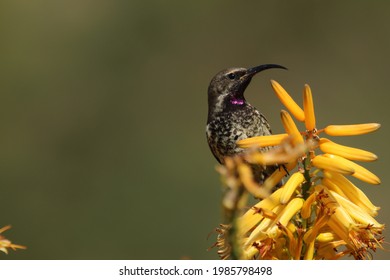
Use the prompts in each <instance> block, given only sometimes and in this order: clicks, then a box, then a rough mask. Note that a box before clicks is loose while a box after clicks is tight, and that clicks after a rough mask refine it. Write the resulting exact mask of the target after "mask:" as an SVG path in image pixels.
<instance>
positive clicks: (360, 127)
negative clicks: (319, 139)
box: [325, 123, 381, 136]
mask: <svg viewBox="0 0 390 280" xmlns="http://www.w3.org/2000/svg"><path fill="white" fill-rule="evenodd" d="M380 127H381V125H380V124H379V123H364V124H350V125H328V126H327V127H326V128H325V133H326V134H328V135H331V136H352V135H361V134H366V133H370V132H373V131H375V130H377V129H379V128H380Z"/></svg>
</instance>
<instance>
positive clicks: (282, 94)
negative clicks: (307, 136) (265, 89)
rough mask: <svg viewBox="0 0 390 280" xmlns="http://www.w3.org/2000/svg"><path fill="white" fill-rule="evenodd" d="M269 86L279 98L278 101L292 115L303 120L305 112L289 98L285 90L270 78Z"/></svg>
mask: <svg viewBox="0 0 390 280" xmlns="http://www.w3.org/2000/svg"><path fill="white" fill-rule="evenodd" d="M271 86H272V88H273V90H274V92H275V94H276V96H277V97H278V98H279V100H280V102H282V104H283V105H284V106H286V108H287V109H288V110H289V111H290V112H291V114H293V116H294V117H295V118H296V119H297V120H298V121H301V122H303V121H304V120H305V114H304V112H303V110H302V109H301V107H299V105H298V104H297V103H296V102H295V101H294V99H292V98H291V96H290V95H289V94H288V93H287V91H286V90H285V89H284V88H283V87H282V86H281V85H280V84H279V83H278V82H276V81H274V80H271Z"/></svg>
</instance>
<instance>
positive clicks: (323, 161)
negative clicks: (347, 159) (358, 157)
mask: <svg viewBox="0 0 390 280" xmlns="http://www.w3.org/2000/svg"><path fill="white" fill-rule="evenodd" d="M311 163H312V165H313V166H315V167H317V168H320V169H325V170H329V171H333V172H338V173H341V174H353V173H354V172H355V170H354V169H353V168H352V167H351V166H350V165H348V164H346V163H344V162H343V161H341V160H339V159H337V158H336V159H335V158H329V157H325V156H323V155H318V156H316V157H315V158H313V159H312V160H311Z"/></svg>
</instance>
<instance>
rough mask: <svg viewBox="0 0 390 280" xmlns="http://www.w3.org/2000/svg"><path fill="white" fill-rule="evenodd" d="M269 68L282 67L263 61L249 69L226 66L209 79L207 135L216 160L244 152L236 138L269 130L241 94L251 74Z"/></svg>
mask: <svg viewBox="0 0 390 280" xmlns="http://www.w3.org/2000/svg"><path fill="white" fill-rule="evenodd" d="M269 68H284V67H283V66H279V65H275V64H266V65H261V66H257V67H253V68H249V69H247V68H228V69H225V70H222V71H221V72H219V73H218V74H217V75H216V76H214V78H213V79H212V80H211V82H210V85H209V89H208V105H209V111H208V119H207V126H206V136H207V141H208V144H209V147H210V150H211V152H212V153H213V155H214V156H215V158H216V159H217V160H218V162H220V163H223V162H224V157H226V156H232V155H235V154H237V153H241V152H243V150H242V149H241V148H239V147H237V145H236V142H237V141H238V140H241V139H246V138H248V137H254V136H261V135H270V134H271V133H272V132H271V128H270V125H269V123H268V121H267V119H266V118H265V117H264V115H263V114H261V113H260V112H259V111H258V110H257V109H256V108H255V107H253V106H252V105H251V104H249V103H248V102H247V101H246V100H245V98H244V91H245V89H246V88H247V86H248V85H249V83H250V81H251V79H252V77H253V76H254V75H255V74H256V73H258V72H260V71H262V70H265V69H269ZM284 69H285V68H284ZM264 150H266V149H264ZM275 168H276V167H275V166H270V167H267V168H265V169H263V170H261V171H260V172H259V173H260V178H258V179H259V181H263V180H264V178H265V177H267V176H268V175H269V174H270V173H271V172H272V171H273V170H275ZM256 173H258V172H256Z"/></svg>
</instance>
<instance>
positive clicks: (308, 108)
mask: <svg viewBox="0 0 390 280" xmlns="http://www.w3.org/2000/svg"><path fill="white" fill-rule="evenodd" d="M303 110H304V112H305V126H306V129H307V130H309V131H312V130H314V129H315V127H316V117H315V115H314V104H313V96H312V94H311V89H310V87H309V85H305V88H304V90H303Z"/></svg>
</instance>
